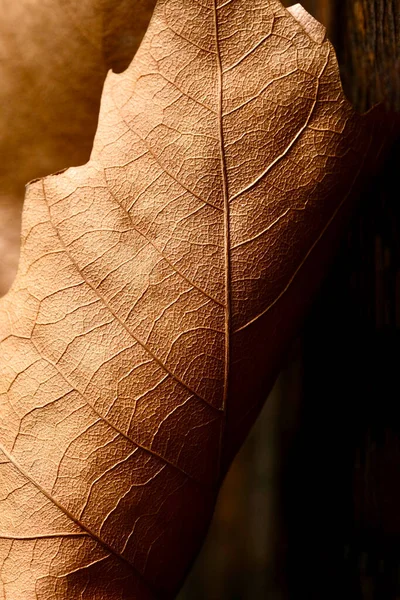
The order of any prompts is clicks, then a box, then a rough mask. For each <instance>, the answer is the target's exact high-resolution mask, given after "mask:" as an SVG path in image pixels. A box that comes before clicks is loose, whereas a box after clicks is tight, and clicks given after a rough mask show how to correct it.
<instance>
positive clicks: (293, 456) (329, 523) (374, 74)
mask: <svg viewBox="0 0 400 600" xmlns="http://www.w3.org/2000/svg"><path fill="white" fill-rule="evenodd" d="M287 4H289V3H287ZM303 5H304V7H305V8H306V9H307V10H308V11H309V12H310V13H312V14H313V15H314V16H315V17H316V18H318V20H320V21H321V22H322V23H324V24H325V25H326V26H327V28H328V33H329V37H330V39H331V41H332V42H333V43H334V45H335V48H336V51H337V54H338V58H339V63H340V67H341V73H342V80H343V85H344V89H345V92H346V95H347V96H348V98H349V99H350V100H351V101H352V102H353V103H354V105H355V106H356V108H357V109H358V110H360V111H364V110H367V109H368V108H370V107H371V106H372V105H373V104H375V103H377V102H384V103H385V104H386V105H387V106H388V107H390V108H392V109H395V110H397V111H400V0H304V2H303ZM399 171H400V143H399V144H397V145H395V147H394V148H393V150H392V153H391V155H390V156H389V157H388V159H387V161H386V163H385V165H384V168H383V172H382V173H381V175H380V176H379V177H376V178H375V179H374V181H372V182H371V185H370V188H369V190H368V192H367V193H364V195H363V197H361V198H360V201H359V205H358V209H357V213H356V214H355V215H354V218H353V220H352V223H351V225H350V227H349V228H348V231H347V232H346V234H345V236H344V238H343V242H342V246H341V251H340V253H339V256H338V257H337V259H336V261H335V263H334V264H333V266H332V268H331V270H330V272H329V273H328V275H327V278H326V281H325V282H324V284H323V287H322V289H321V291H320V294H319V297H318V298H317V299H316V301H315V303H314V306H313V308H312V310H311V312H310V314H309V316H308V318H307V321H306V323H305V325H304V328H303V331H302V333H301V335H300V337H299V339H298V340H296V342H295V344H294V345H293V348H292V350H291V353H290V354H289V356H288V359H287V365H286V367H285V368H284V370H283V372H282V374H281V376H280V378H279V381H278V382H277V385H276V386H275V388H274V390H273V392H272V394H271V396H270V398H269V399H268V402H267V404H266V407H265V409H264V411H263V413H262V415H261V417H260V419H259V421H258V423H257V426H256V427H255V429H254V431H253V432H252V434H251V436H250V438H249V440H248V442H247V443H246V445H245V447H244V448H243V450H242V451H241V453H240V455H239V456H238V457H237V460H236V461H235V463H234V465H233V467H232V469H231V472H230V474H229V475H228V477H227V480H226V482H225V485H224V489H223V491H222V494H221V497H220V500H219V503H218V506H217V509H216V513H215V518H214V523H213V526H212V528H211V530H210V534H209V537H208V539H207V541H206V544H205V547H204V549H203V552H202V554H201V555H200V557H199V559H198V561H197V563H196V565H195V567H194V569H193V571H192V573H191V575H190V576H189V578H188V581H187V583H186V585H185V588H184V589H183V590H182V593H181V595H180V600H200V599H207V600H258V599H264V598H265V599H268V600H297V599H303V598H305V599H307V600H331V599H332V600H333V599H335V600H339V599H340V600H399V599H400V368H399V367H400V360H399V359H400V333H399V332H400V235H399V233H400V232H399V230H400V197H399V185H398V177H399Z"/></svg>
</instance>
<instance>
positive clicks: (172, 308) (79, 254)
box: [0, 0, 371, 600]
mask: <svg viewBox="0 0 400 600" xmlns="http://www.w3.org/2000/svg"><path fill="white" fill-rule="evenodd" d="M292 12H293V15H294V16H292V15H291V14H290V13H289V12H288V11H286V10H285V9H284V8H283V7H282V6H281V4H280V2H278V1H277V0H252V1H251V2H249V0H220V1H219V2H215V1H214V0H201V1H198V0H160V1H159V3H158V5H157V8H156V12H155V15H154V16H153V20H152V22H151V25H150V28H149V31H148V33H147V35H146V37H145V39H144V41H143V43H142V45H141V48H140V50H139V52H138V54H137V55H136V57H135V59H134V61H133V63H132V64H131V66H130V67H129V69H128V70H127V71H126V72H124V73H123V74H121V75H116V74H110V75H109V76H108V78H107V81H106V84H105V89H104V93H103V99H102V107H101V112H100V119H99V126H98V131H97V135H96V139H95V143H94V148H93V152H92V156H91V159H90V162H89V163H88V164H87V165H85V166H84V167H79V168H71V169H69V170H68V171H66V172H64V173H63V174H59V175H55V176H50V177H47V178H45V179H44V180H41V181H36V182H33V183H32V184H31V185H30V186H29V190H28V194H27V200H26V208H25V210H24V223H23V248H22V258H21V263H20V268H19V273H18V277H17V280H16V282H15V284H14V285H13V287H12V289H11V291H10V292H9V294H8V295H7V296H6V297H5V298H4V299H3V300H2V301H1V305H0V309H1V321H0V344H1V359H0V382H1V383H0V385H1V388H0V393H1V404H0V408H1V421H0V441H1V449H2V460H1V465H0V478H1V484H0V490H1V500H0V501H1V505H2V506H1V512H0V538H1V539H0V553H1V554H0V556H1V557H2V561H3V562H2V568H1V571H0V581H1V586H0V590H1V591H0V595H1V594H2V596H1V597H3V598H7V599H8V598H12V599H13V600H33V599H35V600H38V599H39V600H42V599H43V600H44V599H47V598H82V599H85V600H88V599H90V600H93V599H99V600H100V599H103V598H107V600H108V599H111V600H122V598H124V599H127V598H132V599H138V598H140V599H142V598H144V599H145V598H154V597H162V596H164V595H165V596H166V597H171V596H173V594H174V593H175V592H176V590H177V588H178V587H179V585H180V583H181V581H182V578H183V576H184V574H185V572H186V570H187V568H188V566H189V564H190V562H191V560H192V559H193V556H194V555H195V553H196V551H197V550H198V547H199V544H200V543H201V541H202V539H203V535H204V531H205V529H206V527H207V524H208V521H209V518H210V514H211V512H212V508H213V504H214V500H215V494H216V492H217V490H218V486H219V484H220V481H221V477H222V476H223V474H224V473H225V472H226V469H227V467H228V465H229V463H230V461H231V460H232V457H233V456H234V454H235V453H236V451H237V450H238V448H239V446H240V444H241V442H242V440H243V439H244V437H245V436H246V434H247V432H248V430H249V427H250V426H251V424H252V422H253V421H254V418H255V416H256V415H257V412H258V410H259V408H260V406H261V404H262V402H263V400H264V398H265V396H266V393H267V391H268V389H269V387H270V386H271V384H272V382H273V379H274V376H275V373H276V369H277V367H278V365H279V362H280V360H281V357H282V353H283V352H284V349H285V347H286V345H287V343H288V340H289V339H290V337H291V335H292V332H293V329H294V327H295V326H296V324H297V322H298V320H299V318H300V317H301V315H302V313H303V311H304V306H305V304H306V303H307V302H308V300H309V296H310V293H311V291H312V289H313V288H314V287H315V284H316V282H317V279H319V277H320V274H321V273H320V271H321V269H322V266H321V268H320V267H319V266H318V265H320V263H321V265H323V264H324V262H323V261H322V259H321V258H320V256H321V255H322V252H321V248H323V246H321V243H322V242H320V241H321V240H323V239H325V238H326V239H328V240H329V231H330V230H331V226H330V224H332V223H334V222H335V221H336V219H335V217H336V216H338V218H339V215H340V211H341V207H342V205H344V204H345V200H346V199H347V197H349V194H350V191H351V190H352V188H353V186H354V185H355V183H356V181H357V178H358V175H359V174H360V172H361V171H362V168H363V165H364V162H365V160H366V158H367V154H368V149H369V147H370V144H371V135H370V133H368V131H367V128H366V125H367V119H366V118H363V117H359V116H357V115H355V114H354V112H353V110H352V109H351V107H350V106H349V104H348V103H347V101H346V100H345V98H344V96H343V93H342V90H341V86H340V80H339V75H338V70H337V65H336V60H335V57H334V53H333V51H332V47H331V46H330V44H329V42H324V41H323V39H324V32H323V30H322V29H321V27H320V26H319V25H317V24H316V23H315V22H314V21H312V20H309V19H308V17H307V16H306V15H304V13H303V12H301V11H299V9H298V8H295V9H293V11H292ZM295 17H296V18H295ZM296 19H298V20H299V21H300V23H299V22H298V21H297V20H296ZM307 31H308V32H309V33H307ZM325 232H327V235H326V236H324V235H323V234H324V233H325ZM317 242H318V248H319V249H320V251H319V252H317V253H315V252H313V249H314V248H315V247H316V246H317ZM326 252H327V248H325V249H324V253H325V254H326ZM308 259H309V260H308ZM321 261H322V262H321ZM310 264H311V265H312V266H311V268H310V266H309V265H310ZM307 278H308V279H307ZM314 280H315V281H314Z"/></svg>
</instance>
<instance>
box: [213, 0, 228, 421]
mask: <svg viewBox="0 0 400 600" xmlns="http://www.w3.org/2000/svg"><path fill="white" fill-rule="evenodd" d="M214 26H215V47H216V61H217V86H218V88H217V96H218V110H217V120H218V134H219V149H220V157H221V179H222V192H223V205H224V255H225V366H224V391H223V404H222V407H223V410H224V412H225V413H226V401H227V396H228V388H229V362H230V335H231V265H230V252H229V251H230V230H229V225H230V219H229V190H228V177H227V169H226V159H225V144H224V129H223V123H222V114H223V106H222V102H223V72H222V64H221V52H220V45H219V26H218V11H217V0H214Z"/></svg>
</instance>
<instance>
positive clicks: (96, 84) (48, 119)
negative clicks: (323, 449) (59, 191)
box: [0, 0, 155, 295]
mask: <svg viewBox="0 0 400 600" xmlns="http://www.w3.org/2000/svg"><path fill="white" fill-rule="evenodd" d="M154 4H155V0H129V1H128V0H125V1H124V2H119V3H118V4H117V5H116V3H115V2H114V0H16V1H13V2H10V1H9V0H0V14H1V19H0V81H1V87H0V105H1V113H0V140H1V141H0V156H1V162H0V295H1V294H3V293H5V292H6V290H7V289H8V287H9V285H10V284H11V282H12V280H13V278H14V275H15V270H16V266H17V259H18V253H19V238H20V225H19V222H20V211H21V203H22V200H23V197H24V186H25V184H26V183H27V182H28V181H29V180H30V179H33V178H36V177H40V176H43V175H48V174H49V173H52V172H54V171H57V170H59V169H61V168H64V167H66V166H71V165H79V164H82V163H83V162H85V161H87V160H88V158H89V155H90V151H91V148H92V144H93V137H94V134H95V130H96V125H97V118H98V111H99V103H100V96H101V90H102V86H103V83H104V79H105V76H106V73H107V70H108V69H109V68H110V67H113V68H114V69H117V70H121V69H122V68H125V67H126V66H128V64H129V62H130V60H131V58H132V56H133V53H134V51H135V50H136V48H137V46H138V45H139V42H140V39H141V37H142V35H143V33H144V31H145V30H146V27H147V23H148V21H149V18H150V15H151V11H152V8H153V6H154Z"/></svg>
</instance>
